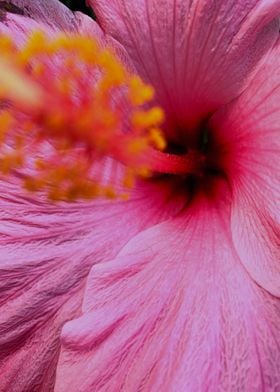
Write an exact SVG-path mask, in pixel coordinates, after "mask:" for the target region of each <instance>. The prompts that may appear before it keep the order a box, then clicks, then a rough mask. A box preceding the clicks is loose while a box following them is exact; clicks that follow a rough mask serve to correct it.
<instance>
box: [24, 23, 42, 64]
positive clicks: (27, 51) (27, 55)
mask: <svg viewBox="0 0 280 392" xmlns="http://www.w3.org/2000/svg"><path fill="white" fill-rule="evenodd" d="M47 51H48V44H47V38H46V35H45V34H44V33H43V32H42V31H40V30H36V31H33V32H32V33H31V34H30V35H29V37H28V40H27V42H26V44H25V46H24V47H23V49H22V50H21V51H20V52H19V60H20V62H21V64H23V65H25V64H27V63H28V62H29V61H30V59H31V58H32V57H34V56H36V55H39V54H46V52H47Z"/></svg>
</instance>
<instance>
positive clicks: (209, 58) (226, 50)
mask: <svg viewBox="0 0 280 392" xmlns="http://www.w3.org/2000/svg"><path fill="white" fill-rule="evenodd" d="M89 4H91V5H92V7H93V9H94V11H95V13H96V14H97V20H98V22H99V23H100V24H101V27H102V28H103V29H104V31H105V32H106V33H107V34H109V35H112V36H113V37H114V38H116V39H117V40H119V42H120V43H121V44H122V45H123V46H124V47H125V48H126V50H127V52H128V53H129V55H130V56H131V58H132V59H133V61H134V63H135V65H136V68H137V70H138V72H139V73H140V74H141V75H142V76H143V77H144V78H145V79H146V80H147V81H149V82H151V83H152V84H153V85H154V86H155V87H156V91H157V94H158V99H159V101H160V103H161V104H162V105H163V106H164V108H165V109H166V111H167V112H168V114H169V115H170V117H171V120H173V121H171V123H170V126H174V127H175V126H177V127H184V126H190V125H193V123H194V122H196V121H198V120H199V121H201V117H206V116H208V115H209V113H211V112H212V111H213V110H215V109H216V108H217V107H218V106H220V105H221V104H224V103H226V102H227V101H229V100H230V99H231V98H233V97H234V96H236V95H237V94H238V93H239V92H240V89H241V88H242V86H243V84H244V80H245V79H246V77H247V76H248V73H249V72H250V71H252V69H253V68H254V67H255V65H256V63H257V61H258V60H259V59H260V58H261V57H262V55H263V54H264V53H265V52H266V50H267V49H268V48H269V47H271V45H272V44H273V43H274V42H275V39H276V37H277V36H278V30H279V22H278V20H276V18H277V17H278V16H279V14H280V1H279V0H270V1H265V0H249V1H244V0H229V1H224V0H218V1H217V0H211V1H209V0H195V1H186V0H177V1H176V0H160V1H158V0H149V1H148V0H137V1H131V0H112V1H107V0H90V1H89Z"/></svg>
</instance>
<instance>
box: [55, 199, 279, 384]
mask: <svg viewBox="0 0 280 392" xmlns="http://www.w3.org/2000/svg"><path fill="white" fill-rule="evenodd" d="M83 312H84V313H83V315H82V316H81V317H80V318H78V319H76V320H73V321H71V322H69V323H66V325H65V326H64V328H63V330H62V351H61V355H60V359H59V364H58V373H57V382H56V387H55V391H57V392H66V391H67V392H74V391H75V392H90V391H100V392H102V391H104V392H105V391H106V392H115V391H121V390H125V391H127V392H133V391H137V390H141V391H147V392H148V391H163V390H164V391H170V392H179V391H180V392H181V391H182V392H183V391H186V390H189V391H202V392H204V391H205V392H206V391H210V392H216V391H230V390H233V389H236V390H240V391H243V390H244V391H245V390H248V391H249V390H250V391H253V390H270V389H271V390H273V388H274V387H275V386H277V385H280V384H279V383H280V377H279V374H280V368H279V366H280V334H279V328H278V324H279V321H280V303H279V301H278V300H277V299H276V298H274V297H272V296H271V295H270V294H269V293H267V292H266V291H264V290H263V289H261V288H260V287H258V286H257V285H256V284H255V283H254V282H253V281H252V280H251V278H250V276H249V275H248V274H247V272H246V270H245V269H244V267H243V266H242V264H241V263H240V260H239V257H238V255H237V254H236V252H235V250H234V247H233V244H232V242H231V238H230V230H229V216H228V215H226V214H224V213H223V212H222V211H221V210H220V209H217V208H215V207H213V206H210V205H209V204H208V203H206V204H205V205H204V207H202V208H201V205H200V207H199V208H196V207H193V208H190V210H189V216H188V218H186V217H184V218H178V219H172V220H169V221H167V222H164V223H161V224H159V225H157V226H154V227H152V228H150V229H148V230H146V231H143V232H141V233H140V234H138V235H137V236H136V237H135V238H133V239H132V240H131V241H130V242H129V243H128V244H127V245H126V246H125V247H124V248H123V249H122V251H121V252H120V253H119V254H118V256H117V257H116V258H115V259H113V260H112V261H110V262H108V263H101V264H99V265H97V266H96V267H94V268H93V269H92V271H91V273H90V275H89V279H88V284H87V289H86V293H85V300H84V305H83Z"/></svg>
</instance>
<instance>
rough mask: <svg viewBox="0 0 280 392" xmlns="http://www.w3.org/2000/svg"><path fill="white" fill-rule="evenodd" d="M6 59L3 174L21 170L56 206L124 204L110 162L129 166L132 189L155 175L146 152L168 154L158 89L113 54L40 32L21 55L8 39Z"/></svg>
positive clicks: (127, 182)
mask: <svg viewBox="0 0 280 392" xmlns="http://www.w3.org/2000/svg"><path fill="white" fill-rule="evenodd" d="M0 52H1V60H0V85H1V88H0V170H1V172H2V174H5V175H7V174H8V173H13V172H14V171H18V170H21V171H22V176H21V177H22V178H23V183H24V187H25V188H26V189H27V190H29V191H43V192H46V194H47V195H48V197H49V198H50V199H52V200H68V201H69V200H71V201H72V200H78V199H91V198H94V197H97V196H105V197H108V198H112V197H115V196H119V195H118V190H117V187H116V186H115V185H116V184H115V182H117V178H116V177H115V176H114V175H108V173H107V174H106V175H105V174H104V173H103V172H102V167H103V166H102V164H101V163H102V160H104V158H105V157H106V156H109V157H111V158H113V159H114V160H115V161H119V162H121V164H124V165H125V166H126V167H127V169H126V170H124V171H123V172H124V174H123V179H122V181H121V183H122V184H123V185H124V186H126V187H127V188H130V187H131V186H132V184H133V183H134V181H135V176H137V175H141V174H142V173H144V172H145V173H147V172H148V171H149V168H148V167H147V165H146V164H145V160H144V158H143V157H144V156H145V152H146V151H147V150H148V149H150V148H155V149H158V150H163V149H164V148H165V145H166V143H165V140H164V137H163V135H162V131H161V128H160V127H161V124H162V122H163V120H164V114H163V111H162V109H161V108H160V107H156V106H153V105H152V100H153V98H154V90H153V88H152V87H151V86H150V85H147V84H145V83H144V82H143V81H142V79H141V78H140V77H139V76H137V75H134V74H132V73H130V72H129V71H128V70H127V68H126V67H125V66H124V64H123V63H122V62H121V61H120V60H119V58H118V56H117V54H116V53H115V52H114V50H113V49H112V48H110V47H105V46H101V45H100V44H99V42H97V41H95V40H93V39H92V38H89V37H86V36H81V35H78V34H64V33H59V34H57V35H56V36H52V37H48V36H47V35H45V33H43V32H42V31H34V32H33V33H31V34H30V35H29V36H28V37H27V38H26V42H25V44H24V45H23V46H21V47H18V46H17V45H16V43H15V42H14V41H13V40H12V39H11V38H9V37H7V36H5V35H2V36H0ZM98 168H99V169H98ZM103 174H104V175H103Z"/></svg>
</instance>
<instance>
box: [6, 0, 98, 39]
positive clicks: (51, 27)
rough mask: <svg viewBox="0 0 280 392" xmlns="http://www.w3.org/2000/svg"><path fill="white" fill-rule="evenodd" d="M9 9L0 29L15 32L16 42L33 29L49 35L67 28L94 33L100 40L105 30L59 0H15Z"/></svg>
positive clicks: (8, 32) (84, 32)
mask: <svg viewBox="0 0 280 392" xmlns="http://www.w3.org/2000/svg"><path fill="white" fill-rule="evenodd" d="M8 3H9V5H7V7H6V8H5V6H3V5H1V6H0V8H1V7H4V10H5V9H7V10H9V12H5V11H1V10H0V12H1V13H3V14H1V13H0V32H1V33H5V34H10V35H12V36H13V37H14V38H15V39H16V40H17V42H22V41H23V40H24V39H25V36H26V34H27V33H29V32H30V31H32V30H36V29H37V30H44V31H46V32H48V33H49V34H52V33H53V32H55V31H60V30H65V31H72V32H79V33H82V34H87V35H91V36H93V37H94V38H97V39H99V40H103V39H104V33H103V32H102V30H101V29H100V27H99V26H98V24H97V23H96V22H95V21H94V20H93V19H91V18H90V17H88V16H87V15H84V14H83V13H81V12H74V13H73V12H72V11H70V10H69V9H68V8H67V7H65V6H64V5H63V4H62V3H60V2H59V1H57V0H51V1H43V0H39V1H31V0H23V1H22V0H21V1H20V0H13V1H9V2H8Z"/></svg>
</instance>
